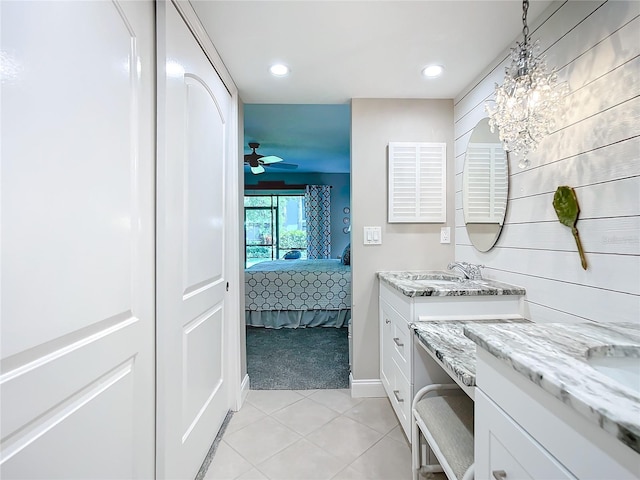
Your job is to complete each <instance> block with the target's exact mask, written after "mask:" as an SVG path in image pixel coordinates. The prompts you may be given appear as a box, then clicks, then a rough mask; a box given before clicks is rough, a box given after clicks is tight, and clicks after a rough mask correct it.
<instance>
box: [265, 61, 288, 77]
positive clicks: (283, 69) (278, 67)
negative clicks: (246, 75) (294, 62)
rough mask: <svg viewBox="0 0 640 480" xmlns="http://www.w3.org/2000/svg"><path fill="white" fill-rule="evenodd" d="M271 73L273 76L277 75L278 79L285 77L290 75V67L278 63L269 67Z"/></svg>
mask: <svg viewBox="0 0 640 480" xmlns="http://www.w3.org/2000/svg"><path fill="white" fill-rule="evenodd" d="M269 71H270V72H271V75H275V76H276V77H284V76H285V75H288V74H289V67H287V66H286V65H284V64H282V63H276V64H275V65H271V67H269Z"/></svg>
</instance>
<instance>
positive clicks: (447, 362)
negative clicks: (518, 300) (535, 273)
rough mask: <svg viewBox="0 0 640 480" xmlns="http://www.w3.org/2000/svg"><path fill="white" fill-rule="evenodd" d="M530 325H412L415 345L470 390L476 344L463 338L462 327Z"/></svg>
mask: <svg viewBox="0 0 640 480" xmlns="http://www.w3.org/2000/svg"><path fill="white" fill-rule="evenodd" d="M512 322H519V323H522V322H529V321H528V320H526V319H524V318H523V319H513V320H497V319H496V320H447V321H437V322H416V323H413V324H412V325H411V328H412V329H413V331H414V333H415V335H416V337H418V341H419V342H420V344H421V345H423V346H424V347H425V348H426V349H427V350H428V351H430V352H431V353H433V354H434V355H435V356H436V358H437V359H438V360H440V361H441V362H442V363H443V364H444V366H445V367H446V368H447V370H448V373H449V374H453V375H455V377H456V378H457V379H458V380H460V382H462V384H463V385H466V386H468V387H473V386H475V384H476V344H475V343H474V342H473V341H472V340H471V339H469V338H467V337H466V336H465V335H464V326H465V325H469V324H488V323H491V324H493V323H512Z"/></svg>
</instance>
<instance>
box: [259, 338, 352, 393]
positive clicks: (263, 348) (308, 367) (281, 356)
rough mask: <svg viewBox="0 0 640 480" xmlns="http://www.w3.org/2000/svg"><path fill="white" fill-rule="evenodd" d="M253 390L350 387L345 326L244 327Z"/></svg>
mask: <svg viewBox="0 0 640 480" xmlns="http://www.w3.org/2000/svg"><path fill="white" fill-rule="evenodd" d="M247 373H248V374H249V379H250V381H251V389H252V390H310V389H320V388H322V389H326V388H349V341H348V338H347V328H333V327H314V328H281V329H279V330H275V329H272V328H259V327H247Z"/></svg>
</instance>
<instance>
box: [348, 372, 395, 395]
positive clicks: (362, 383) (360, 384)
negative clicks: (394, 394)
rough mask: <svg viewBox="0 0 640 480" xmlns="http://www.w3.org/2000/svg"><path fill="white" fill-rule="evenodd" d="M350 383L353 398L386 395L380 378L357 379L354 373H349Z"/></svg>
mask: <svg viewBox="0 0 640 480" xmlns="http://www.w3.org/2000/svg"><path fill="white" fill-rule="evenodd" d="M349 385H350V387H351V396H352V397H353V398H367V397H386V396H387V392H385V391H384V387H383V386H382V381H381V380H380V379H379V378H372V379H366V380H355V379H354V378H353V374H351V373H350V374H349Z"/></svg>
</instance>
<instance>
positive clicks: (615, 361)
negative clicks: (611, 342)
mask: <svg viewBox="0 0 640 480" xmlns="http://www.w3.org/2000/svg"><path fill="white" fill-rule="evenodd" d="M587 363H588V364H589V366H591V367H592V368H593V369H595V370H597V371H598V372H600V373H601V374H603V375H605V376H606V377H608V378H610V379H611V380H613V381H615V382H617V383H619V384H620V385H623V386H625V387H627V388H630V389H631V390H633V391H634V392H635V393H637V394H639V395H640V347H635V346H614V347H607V349H606V351H605V352H603V350H602V348H593V349H589V351H588V352H587Z"/></svg>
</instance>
